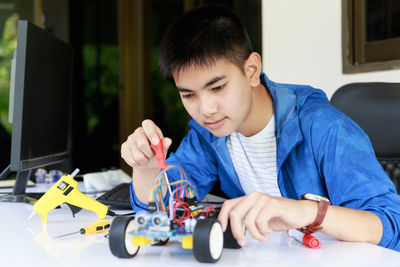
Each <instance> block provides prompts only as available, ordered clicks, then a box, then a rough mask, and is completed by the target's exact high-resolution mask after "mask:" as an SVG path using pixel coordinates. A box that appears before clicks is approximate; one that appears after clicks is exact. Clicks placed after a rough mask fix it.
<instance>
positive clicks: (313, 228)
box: [300, 200, 329, 234]
mask: <svg viewBox="0 0 400 267" xmlns="http://www.w3.org/2000/svg"><path fill="white" fill-rule="evenodd" d="M328 206H329V202H328V201H324V200H321V201H319V203H318V213H317V217H316V218H315V220H314V222H313V223H312V224H310V225H309V226H306V227H303V228H301V229H300V231H302V232H303V233H305V234H312V233H315V232H317V231H319V230H321V229H322V227H321V224H322V222H323V221H324V218H325V215H326V211H327V210H328Z"/></svg>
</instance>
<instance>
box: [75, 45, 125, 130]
mask: <svg viewBox="0 0 400 267" xmlns="http://www.w3.org/2000/svg"><path fill="white" fill-rule="evenodd" d="M83 62H84V65H83V74H84V80H85V82H84V83H85V90H84V94H85V111H86V114H87V118H88V120H87V123H88V124H87V126H88V133H89V134H92V133H94V131H95V129H96V127H98V126H99V124H100V123H101V118H100V113H101V111H107V110H109V109H111V108H112V107H111V105H112V104H113V103H114V102H115V101H116V100H118V94H119V92H118V77H119V76H118V71H119V65H118V64H119V61H118V47H117V46H116V45H105V44H103V45H100V46H97V47H96V46H95V45H92V44H86V45H85V46H84V47H83ZM117 119H118V118H117Z"/></svg>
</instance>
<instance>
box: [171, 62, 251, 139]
mask: <svg viewBox="0 0 400 267" xmlns="http://www.w3.org/2000/svg"><path fill="white" fill-rule="evenodd" d="M173 77H174V80H175V84H176V87H177V89H178V91H179V94H180V96H181V99H182V103H183V105H184V106H185V108H186V110H187V112H188V113H189V115H190V116H191V117H192V118H193V119H194V120H196V121H197V122H198V123H199V124H200V125H202V126H203V127H205V128H206V129H208V130H209V131H210V132H211V133H212V134H214V135H215V136H218V137H221V136H227V135H229V134H231V133H232V132H233V131H239V132H245V131H246V129H244V128H245V127H246V124H245V121H246V118H247V116H248V114H249V111H250V107H251V101H252V100H251V99H252V98H251V91H252V88H251V85H250V82H249V79H248V77H246V75H245V74H244V73H243V72H242V71H241V70H240V69H239V68H238V67H237V66H236V65H234V64H233V63H231V62H229V61H227V60H222V59H221V60H218V61H217V62H216V64H214V65H212V66H203V67H197V66H190V67H187V68H184V69H183V70H181V71H180V72H179V73H175V74H174V75H173Z"/></svg>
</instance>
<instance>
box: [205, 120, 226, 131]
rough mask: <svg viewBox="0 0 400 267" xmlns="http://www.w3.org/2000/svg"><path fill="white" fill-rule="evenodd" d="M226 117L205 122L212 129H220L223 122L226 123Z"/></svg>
mask: <svg viewBox="0 0 400 267" xmlns="http://www.w3.org/2000/svg"><path fill="white" fill-rule="evenodd" d="M224 121H225V118H222V119H220V120H216V121H211V122H204V124H205V125H206V126H207V127H208V128H210V129H213V130H215V129H218V128H220V127H221V126H222V125H223V124H224Z"/></svg>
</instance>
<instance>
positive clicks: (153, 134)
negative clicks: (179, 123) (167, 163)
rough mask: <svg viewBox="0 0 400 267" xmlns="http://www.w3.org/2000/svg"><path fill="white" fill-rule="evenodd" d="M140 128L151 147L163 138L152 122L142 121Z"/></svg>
mask: <svg viewBox="0 0 400 267" xmlns="http://www.w3.org/2000/svg"><path fill="white" fill-rule="evenodd" d="M142 128H143V131H144V133H145V135H146V136H147V138H148V140H150V142H151V143H152V144H153V145H157V144H158V142H159V140H160V138H161V140H162V139H163V138H164V136H163V134H162V132H161V130H160V128H158V126H157V125H156V124H155V123H154V122H153V121H152V120H144V121H143V122H142Z"/></svg>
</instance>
